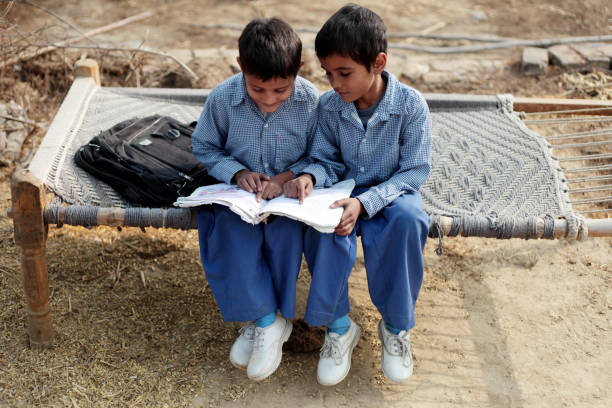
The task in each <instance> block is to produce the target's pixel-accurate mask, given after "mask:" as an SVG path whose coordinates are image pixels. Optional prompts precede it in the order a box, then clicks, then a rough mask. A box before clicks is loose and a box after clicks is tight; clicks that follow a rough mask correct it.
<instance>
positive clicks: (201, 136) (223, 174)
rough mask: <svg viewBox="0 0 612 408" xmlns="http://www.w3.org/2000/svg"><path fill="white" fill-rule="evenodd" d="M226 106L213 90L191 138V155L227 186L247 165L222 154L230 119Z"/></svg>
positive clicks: (225, 153)
mask: <svg viewBox="0 0 612 408" xmlns="http://www.w3.org/2000/svg"><path fill="white" fill-rule="evenodd" d="M227 109H228V107H227V105H226V104H224V103H223V102H222V101H219V100H218V99H217V93H216V92H215V91H214V90H213V91H212V92H211V93H210V94H209V96H208V98H207V99H206V103H205V104H204V109H203V110H202V114H201V115H200V119H199V120H198V124H197V126H196V128H195V129H194V131H193V135H192V137H191V143H192V150H193V155H194V156H195V157H196V159H198V160H199V161H201V162H202V163H204V165H205V166H206V170H207V171H208V174H210V175H211V176H212V177H214V178H216V179H217V180H221V181H223V182H225V183H227V184H231V183H232V179H233V177H234V175H235V174H236V173H238V172H239V171H240V170H248V169H247V167H246V166H244V165H243V164H242V163H240V162H239V161H238V160H236V159H235V158H233V157H232V156H230V155H229V154H228V153H227V152H226V151H225V148H224V147H225V143H226V141H227V131H228V129H229V117H228V114H227Z"/></svg>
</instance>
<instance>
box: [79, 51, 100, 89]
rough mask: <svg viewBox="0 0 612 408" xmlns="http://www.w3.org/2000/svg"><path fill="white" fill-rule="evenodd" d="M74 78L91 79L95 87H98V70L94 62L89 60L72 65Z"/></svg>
mask: <svg viewBox="0 0 612 408" xmlns="http://www.w3.org/2000/svg"><path fill="white" fill-rule="evenodd" d="M74 76H75V77H92V78H93V80H94V81H95V82H96V85H98V86H100V68H99V67H98V63H97V62H96V60H93V59H89V58H86V59H82V60H78V61H77V62H76V64H74Z"/></svg>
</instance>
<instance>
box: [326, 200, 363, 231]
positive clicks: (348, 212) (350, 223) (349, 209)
mask: <svg viewBox="0 0 612 408" xmlns="http://www.w3.org/2000/svg"><path fill="white" fill-rule="evenodd" d="M338 207H344V212H343V213H342V218H341V219H340V222H339V223H338V226H337V227H336V229H335V230H334V232H335V233H336V234H338V235H342V236H346V235H348V234H350V233H351V231H353V228H355V224H356V223H357V218H358V217H359V215H360V214H362V213H364V212H365V208H363V204H361V201H359V200H358V199H356V198H343V199H342V200H337V201H334V203H333V204H332V205H330V206H329V208H338Z"/></svg>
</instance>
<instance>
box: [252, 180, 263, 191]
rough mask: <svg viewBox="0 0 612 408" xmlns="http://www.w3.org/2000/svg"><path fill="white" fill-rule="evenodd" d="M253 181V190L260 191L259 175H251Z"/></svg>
mask: <svg viewBox="0 0 612 408" xmlns="http://www.w3.org/2000/svg"><path fill="white" fill-rule="evenodd" d="M252 180H253V181H254V182H255V188H256V190H255V191H260V190H261V179H260V178H259V177H253V179H252Z"/></svg>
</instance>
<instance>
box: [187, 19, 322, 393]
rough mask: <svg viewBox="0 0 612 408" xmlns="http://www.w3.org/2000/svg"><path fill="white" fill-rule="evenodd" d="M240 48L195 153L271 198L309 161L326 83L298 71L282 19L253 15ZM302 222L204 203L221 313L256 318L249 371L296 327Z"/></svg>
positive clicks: (235, 351) (261, 374)
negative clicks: (320, 85) (253, 218)
mask: <svg viewBox="0 0 612 408" xmlns="http://www.w3.org/2000/svg"><path fill="white" fill-rule="evenodd" d="M238 47H239V57H238V64H239V65H240V67H241V69H242V73H239V74H237V75H235V76H233V77H231V78H229V79H228V80H226V81H224V82H223V83H221V84H220V85H218V86H217V87H216V88H215V89H213V90H212V91H211V93H210V94H209V96H208V98H207V100H206V104H205V105H204V110H203V111H202V114H201V116H200V119H199V121H198V125H197V126H196V128H195V130H194V133H193V137H192V140H193V142H192V143H193V153H194V155H195V157H196V158H198V159H199V160H200V161H201V162H202V163H204V164H205V166H206V168H207V170H208V173H209V174H210V175H211V176H213V177H214V178H216V179H218V180H221V181H223V182H225V183H236V184H237V185H238V186H239V187H241V188H243V189H245V190H247V191H249V192H255V193H257V199H258V200H260V199H271V198H274V197H277V196H279V195H280V194H282V191H283V184H284V183H285V182H286V181H287V180H289V179H291V178H292V177H293V176H294V175H295V174H298V173H300V172H301V171H302V170H303V169H304V167H306V165H307V164H308V163H309V162H310V159H309V158H308V157H307V155H306V153H307V148H308V146H309V145H310V142H311V139H312V136H313V135H314V130H315V127H316V120H317V106H318V98H319V92H318V90H317V89H316V88H315V87H314V85H312V84H311V83H310V82H308V81H307V80H305V79H303V78H301V77H298V76H297V73H298V70H299V69H300V67H301V66H302V61H301V53H302V43H301V41H300V39H299V37H298V35H297V34H296V33H295V31H294V30H293V29H292V28H291V27H290V26H289V25H288V24H287V23H285V22H284V21H282V20H280V19H277V18H271V19H257V20H253V21H251V22H250V23H249V24H248V25H247V26H246V27H245V28H244V30H243V32H242V34H241V35H240V38H239V40H238ZM304 228H305V227H304V226H303V224H301V223H299V222H297V221H294V220H291V219H289V218H286V217H270V219H269V220H268V222H267V223H261V224H258V225H251V224H248V223H246V222H244V221H242V220H241V219H240V217H239V216H238V215H236V214H235V213H233V212H232V211H230V210H229V209H228V208H227V207H225V206H220V205H213V206H203V207H201V208H200V210H199V211H198V233H199V242H200V255H201V258H202V265H203V266H204V270H205V273H206V278H207V280H208V283H209V285H210V288H211V290H212V292H213V295H214V296H215V300H216V302H217V305H218V306H219V309H220V310H221V314H222V315H223V318H224V319H225V320H226V321H250V322H249V323H247V324H246V325H245V326H244V327H242V328H241V329H240V335H239V336H238V338H237V339H236V341H235V342H234V344H233V346H232V348H231V351H230V361H231V362H232V364H233V365H235V366H237V367H240V368H246V369H247V375H248V377H249V378H250V379H252V380H256V381H259V380H263V379H264V378H266V377H268V376H269V375H271V374H272V373H273V372H274V371H275V370H276V369H277V368H278V366H279V364H280V361H281V356H282V346H283V343H284V342H285V341H287V339H288V338H289V335H290V333H291V330H292V324H291V322H290V321H289V320H287V318H292V317H293V316H294V314H295V292H296V281H297V275H298V273H299V269H300V264H301V259H302V258H301V257H302V250H303V231H304ZM278 310H279V311H280V315H279V314H277V311H278Z"/></svg>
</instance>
